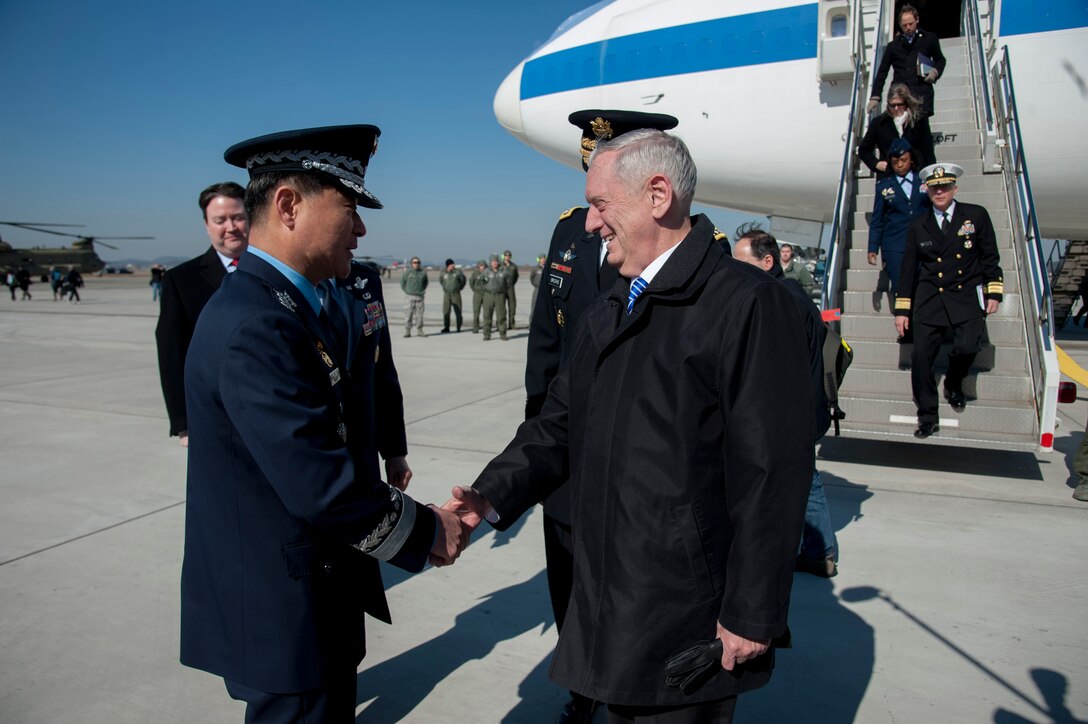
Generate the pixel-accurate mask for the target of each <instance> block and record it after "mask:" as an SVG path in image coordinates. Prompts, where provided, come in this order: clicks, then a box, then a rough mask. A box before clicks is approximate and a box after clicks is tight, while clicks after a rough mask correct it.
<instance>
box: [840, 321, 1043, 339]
mask: <svg viewBox="0 0 1088 724" xmlns="http://www.w3.org/2000/svg"><path fill="white" fill-rule="evenodd" d="M986 333H987V335H989V340H990V342H991V343H993V344H998V345H1008V346H1023V344H1024V341H1023V340H1024V323H1023V322H1021V321H1020V320H1019V319H1014V318H1010V317H1003V318H1002V317H995V318H991V319H987V320H986ZM842 336H843V337H844V338H845V339H847V340H849V341H853V340H863V339H868V340H886V341H889V342H892V341H895V321H894V320H893V319H892V315H891V314H881V315H879V316H863V315H854V314H846V315H843V318H842Z"/></svg>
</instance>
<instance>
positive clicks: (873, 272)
mask: <svg viewBox="0 0 1088 724" xmlns="http://www.w3.org/2000/svg"><path fill="white" fill-rule="evenodd" d="M946 276H947V277H948V279H949V281H951V280H952V279H953V277H952V276H950V275H946ZM881 277H883V280H884V284H883V285H878V282H880V281H882V280H881ZM886 280H887V277H886V276H884V273H883V272H882V271H881V270H880V269H878V268H877V267H875V266H869V264H866V265H865V267H864V268H858V269H847V270H846V289H847V290H850V291H855V290H857V291H863V292H864V291H870V292H871V291H873V290H875V289H880V288H884V286H886V284H887V281H886ZM1004 282H1005V291H1007V292H1010V293H1013V292H1019V291H1020V280H1019V279H1017V278H1016V275H1011V274H1010V275H1009V278H1008V279H1005V280H1004Z"/></svg>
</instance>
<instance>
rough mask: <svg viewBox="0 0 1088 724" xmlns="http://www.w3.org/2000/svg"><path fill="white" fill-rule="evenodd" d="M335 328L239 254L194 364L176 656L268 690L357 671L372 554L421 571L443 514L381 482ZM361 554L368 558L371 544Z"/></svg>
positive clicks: (374, 570)
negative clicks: (355, 413) (356, 418)
mask: <svg viewBox="0 0 1088 724" xmlns="http://www.w3.org/2000/svg"><path fill="white" fill-rule="evenodd" d="M344 359H345V358H344V356H343V353H342V352H341V349H340V346H339V345H337V344H336V342H335V340H334V335H333V332H332V329H331V326H330V325H329V324H327V323H325V324H323V323H322V322H320V321H319V318H318V316H317V315H315V314H314V312H313V309H312V308H311V307H310V304H309V302H307V301H306V299H305V298H304V297H303V296H302V294H301V293H300V292H299V291H298V289H297V288H296V287H295V286H294V285H293V284H292V283H291V282H290V281H288V280H287V278H285V277H284V276H283V275H282V274H281V273H280V272H279V271H277V270H276V269H275V268H274V267H273V266H271V265H270V264H268V263H267V262H265V261H264V260H262V259H260V258H258V257H257V256H255V255H254V254H251V253H246V254H244V255H243V257H242V260H241V262H240V263H239V265H238V270H237V271H236V272H234V273H233V274H231V275H230V276H229V277H228V278H227V279H225V280H224V282H223V286H222V287H221V288H220V290H219V291H218V292H217V293H216V294H215V295H214V296H213V297H212V299H211V300H210V301H209V302H208V305H207V306H206V307H205V310H204V313H203V314H201V316H200V320H199V321H198V322H197V327H196V331H195V333H194V335H193V341H192V344H191V345H190V348H189V355H188V358H187V360H186V366H185V386H186V406H187V409H188V413H189V425H190V427H189V473H188V484H187V489H186V509H185V555H184V560H183V563H182V571H181V662H182V663H183V664H185V665H187V666H193V667H195V668H199V669H204V670H206V671H209V672H211V673H214V674H218V675H219V676H222V677H224V678H226V679H230V680H232V681H235V682H237V683H240V684H244V685H246V686H249V687H251V688H254V689H258V690H260V691H267V692H276V693H289V692H298V691H304V690H308V689H314V688H318V687H321V686H325V685H327V684H328V682H329V681H330V679H332V678H336V677H342V676H343V675H344V674H345V671H347V672H351V671H354V669H355V667H356V666H358V663H359V661H360V660H361V659H362V657H363V654H364V653H365V634H364V627H363V613H364V612H367V613H370V614H371V615H373V616H375V617H376V618H379V619H381V620H384V621H388V620H389V609H388V606H387V604H386V601H385V594H384V591H383V587H382V580H381V574H380V572H379V570H378V560H377V559H378V558H380V559H382V560H388V561H389V562H390V563H393V564H394V565H398V566H400V567H403V568H406V569H408V570H420V569H421V568H422V567H423V565H424V564H425V562H426V560H427V554H428V552H429V551H430V548H431V546H432V544H433V542H434V535H435V527H436V520H435V516H434V513H433V512H432V511H430V510H429V509H428V508H426V507H425V506H423V505H421V504H419V503H416V502H415V501H413V500H412V499H411V498H409V497H408V496H406V495H403V494H402V493H400V491H397V490H395V489H394V488H392V487H390V486H389V485H387V484H385V483H384V482H382V481H381V480H380V478H378V477H377V470H378V463H377V456H376V452H375V450H376V445H375V444H374V443H373V441H372V440H367V439H365V438H364V437H363V436H361V435H359V434H358V432H359V431H358V430H356V429H353V420H352V417H351V415H345V414H344V405H345V403H350V401H351V400H355V399H359V397H358V396H357V395H356V393H355V391H354V390H353V389H351V385H352V380H351V376H350V375H349V374H347V373H346V372H345V371H344V370H345V365H344ZM363 551H367V552H368V553H369V555H367V554H366V553H364V552H363Z"/></svg>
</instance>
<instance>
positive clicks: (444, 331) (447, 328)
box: [442, 327, 450, 334]
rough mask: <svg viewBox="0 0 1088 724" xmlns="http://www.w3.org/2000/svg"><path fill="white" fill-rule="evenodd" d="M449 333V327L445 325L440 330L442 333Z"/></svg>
mask: <svg viewBox="0 0 1088 724" xmlns="http://www.w3.org/2000/svg"><path fill="white" fill-rule="evenodd" d="M449 333H450V328H449V327H446V328H445V329H443V330H442V334H449Z"/></svg>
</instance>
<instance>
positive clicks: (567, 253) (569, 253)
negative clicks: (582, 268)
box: [563, 246, 578, 261]
mask: <svg viewBox="0 0 1088 724" xmlns="http://www.w3.org/2000/svg"><path fill="white" fill-rule="evenodd" d="M577 258H578V255H577V254H575V253H574V247H573V246H571V248H569V249H567V250H566V251H564V252H563V261H570V260H571V259H577Z"/></svg>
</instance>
